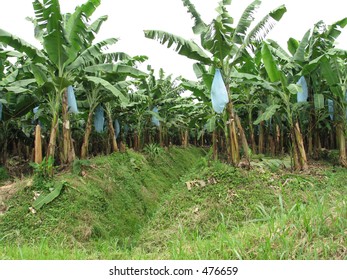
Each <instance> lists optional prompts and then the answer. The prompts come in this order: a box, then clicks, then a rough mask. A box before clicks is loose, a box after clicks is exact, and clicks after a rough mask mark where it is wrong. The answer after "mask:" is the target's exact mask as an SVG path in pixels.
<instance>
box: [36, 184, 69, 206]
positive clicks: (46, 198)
mask: <svg viewBox="0 0 347 280" xmlns="http://www.w3.org/2000/svg"><path fill="white" fill-rule="evenodd" d="M63 187H64V184H63V183H62V184H60V185H59V186H57V187H55V188H54V190H53V191H51V192H50V193H49V194H48V195H46V196H39V197H38V198H37V199H36V200H35V202H34V203H33V207H34V208H35V209H36V210H39V209H40V208H41V207H42V206H44V205H45V204H48V203H50V202H52V201H53V200H54V199H56V198H57V197H58V196H59V195H60V193H61V191H62V190H63Z"/></svg>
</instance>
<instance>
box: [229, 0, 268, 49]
mask: <svg viewBox="0 0 347 280" xmlns="http://www.w3.org/2000/svg"><path fill="white" fill-rule="evenodd" d="M260 4H261V1H260V0H255V1H253V2H252V3H251V4H250V5H248V7H247V8H246V9H245V10H244V12H243V14H242V16H241V18H240V20H239V22H238V24H237V26H236V29H235V32H234V35H233V39H232V41H233V42H234V43H236V44H240V45H241V44H242V43H243V40H244V38H245V36H246V33H247V30H248V28H249V27H250V25H251V23H252V22H253V20H254V13H255V12H256V10H257V9H258V8H259V6H260Z"/></svg>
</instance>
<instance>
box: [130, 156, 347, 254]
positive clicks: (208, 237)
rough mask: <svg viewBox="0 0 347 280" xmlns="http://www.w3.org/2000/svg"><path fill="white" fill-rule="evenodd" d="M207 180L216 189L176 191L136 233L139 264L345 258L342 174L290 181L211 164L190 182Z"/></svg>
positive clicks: (320, 172)
mask: <svg viewBox="0 0 347 280" xmlns="http://www.w3.org/2000/svg"><path fill="white" fill-rule="evenodd" d="M211 176H213V177H214V178H216V179H217V180H218V184H216V185H209V186H206V187H204V188H195V189H193V190H191V191H188V190H187V189H186V188H185V186H184V185H183V183H181V184H178V185H177V188H175V189H174V190H173V191H172V192H171V194H170V197H168V199H167V200H166V202H165V203H164V204H163V205H162V207H161V208H160V210H159V211H158V212H157V214H156V216H155V217H154V218H153V219H152V220H151V224H150V225H149V226H148V227H147V228H146V229H145V230H144V231H143V233H142V239H141V241H140V242H139V245H138V247H137V248H136V249H135V251H136V253H137V255H138V256H140V258H155V259H158V258H159V259H161V258H167V259H346V258H347V241H346V234H347V205H346V196H347V185H346V179H347V172H346V170H345V169H342V168H337V169H333V168H332V167H326V166H325V167H324V168H321V167H317V166H316V167H312V169H311V173H309V174H290V173H281V172H277V173H270V172H268V171H265V170H263V169H254V170H252V171H250V172H248V171H245V170H235V169H234V168H233V167H230V166H226V165H222V164H220V163H216V164H214V165H213V166H211V167H208V168H207V167H205V168H204V169H203V170H202V171H201V170H199V171H198V172H196V173H195V174H194V173H193V174H191V175H190V178H191V179H192V178H199V179H205V180H206V179H208V178H210V177H211ZM186 179H188V178H186ZM173 221H175V222H173Z"/></svg>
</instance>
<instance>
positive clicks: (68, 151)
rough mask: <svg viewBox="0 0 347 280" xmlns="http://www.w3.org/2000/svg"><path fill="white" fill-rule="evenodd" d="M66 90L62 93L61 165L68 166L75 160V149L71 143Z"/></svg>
mask: <svg viewBox="0 0 347 280" xmlns="http://www.w3.org/2000/svg"><path fill="white" fill-rule="evenodd" d="M68 109H69V108H68V102H67V90H65V91H64V93H63V105H62V117H63V152H62V159H61V161H62V163H65V164H70V163H72V162H73V161H74V160H75V157H76V156H75V149H74V146H73V143H72V137H71V127H70V120H69V112H68Z"/></svg>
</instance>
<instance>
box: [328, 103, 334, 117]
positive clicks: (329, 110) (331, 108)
mask: <svg viewBox="0 0 347 280" xmlns="http://www.w3.org/2000/svg"><path fill="white" fill-rule="evenodd" d="M328 112H329V116H330V119H331V120H333V119H334V101H332V100H331V99H328Z"/></svg>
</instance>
